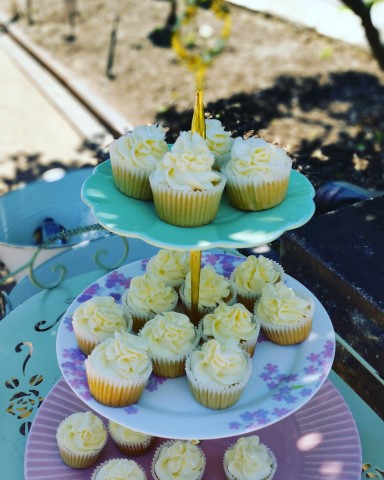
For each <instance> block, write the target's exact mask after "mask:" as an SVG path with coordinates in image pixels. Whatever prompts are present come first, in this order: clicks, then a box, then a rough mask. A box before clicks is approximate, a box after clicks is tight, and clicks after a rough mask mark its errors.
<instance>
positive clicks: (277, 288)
mask: <svg viewBox="0 0 384 480" xmlns="http://www.w3.org/2000/svg"><path fill="white" fill-rule="evenodd" d="M254 312H255V316H256V318H257V319H258V320H259V321H260V324H261V330H262V332H263V333H264V335H265V336H266V337H267V338H268V339H269V340H271V342H274V343H277V344H279V345H295V344H297V343H301V342H303V341H304V340H305V339H306V338H307V337H308V335H309V334H310V332H311V329H312V319H313V314H314V302H313V300H312V298H311V297H310V296H309V295H306V294H305V293H302V292H298V291H296V290H294V289H293V288H289V287H287V286H286V285H284V283H283V282H278V283H276V285H271V284H270V285H266V286H265V287H264V288H263V289H262V291H261V296H260V299H259V300H258V301H257V302H256V304H255V310H254Z"/></svg>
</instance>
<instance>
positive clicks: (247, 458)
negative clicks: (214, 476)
mask: <svg viewBox="0 0 384 480" xmlns="http://www.w3.org/2000/svg"><path fill="white" fill-rule="evenodd" d="M224 463H225V465H226V466H227V470H228V471H229V473H230V474H231V475H232V476H233V478H235V479H236V480H265V479H266V478H269V475H270V474H271V472H272V465H273V463H274V459H273V458H272V456H271V455H270V454H269V452H268V449H267V447H266V446H265V445H263V444H262V443H260V442H259V437H258V436H257V435H252V436H250V437H241V438H239V439H238V440H237V442H236V443H235V444H234V445H232V447H230V448H229V449H228V450H226V452H225V454H224Z"/></svg>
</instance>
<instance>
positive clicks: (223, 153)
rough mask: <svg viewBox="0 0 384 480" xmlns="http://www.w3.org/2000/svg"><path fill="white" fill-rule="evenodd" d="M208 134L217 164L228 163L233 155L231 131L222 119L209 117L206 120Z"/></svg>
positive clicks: (207, 138) (209, 145)
mask: <svg viewBox="0 0 384 480" xmlns="http://www.w3.org/2000/svg"><path fill="white" fill-rule="evenodd" d="M205 128H206V135H205V139H206V141H207V144H208V147H209V150H210V151H211V152H212V153H213V155H214V157H215V165H217V166H218V167H220V166H222V165H223V164H224V163H226V162H227V161H228V160H229V158H230V156H231V149H232V145H233V141H234V140H233V138H232V137H231V132H227V131H226V130H225V128H224V127H223V125H222V123H221V122H220V120H217V119H213V118H208V119H207V120H206V121H205Z"/></svg>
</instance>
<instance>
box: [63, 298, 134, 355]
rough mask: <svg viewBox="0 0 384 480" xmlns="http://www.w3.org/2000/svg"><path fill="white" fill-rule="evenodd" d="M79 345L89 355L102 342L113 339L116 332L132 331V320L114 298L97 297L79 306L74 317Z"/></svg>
mask: <svg viewBox="0 0 384 480" xmlns="http://www.w3.org/2000/svg"><path fill="white" fill-rule="evenodd" d="M72 326H73V330H74V333H75V337H76V341H77V345H78V346H79V348H80V350H81V351H82V352H83V353H84V355H89V354H90V353H91V352H92V350H93V349H94V348H95V347H96V345H98V344H99V343H100V342H102V341H103V340H105V339H106V338H108V337H112V336H113V334H114V332H115V331H116V330H128V331H129V330H131V328H132V318H131V316H130V315H124V312H123V308H122V306H121V305H118V304H117V303H116V301H115V299H114V298H113V297H110V296H95V297H92V298H91V299H90V300H87V301H86V302H84V303H82V304H81V305H79V306H78V307H77V308H76V309H75V311H74V312H73V316H72Z"/></svg>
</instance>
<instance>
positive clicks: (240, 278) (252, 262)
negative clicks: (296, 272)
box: [232, 255, 282, 293]
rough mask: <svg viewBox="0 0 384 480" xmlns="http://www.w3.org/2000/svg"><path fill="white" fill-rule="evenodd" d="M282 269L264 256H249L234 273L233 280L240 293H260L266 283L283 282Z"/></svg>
mask: <svg viewBox="0 0 384 480" xmlns="http://www.w3.org/2000/svg"><path fill="white" fill-rule="evenodd" d="M281 272H282V269H280V268H279V267H278V265H277V264H276V263H275V262H273V261H272V260H270V259H269V258H267V257H264V256H263V255H260V256H259V257H256V256H255V255H249V257H247V258H246V259H245V260H244V262H242V263H240V264H239V265H238V266H237V267H236V268H235V270H234V271H233V273H232V280H233V282H234V284H235V285H236V287H237V288H238V289H239V290H240V291H245V292H250V293H260V292H261V289H262V288H263V287H264V285H265V284H266V283H276V282H277V281H278V280H281V278H280V277H281Z"/></svg>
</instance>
